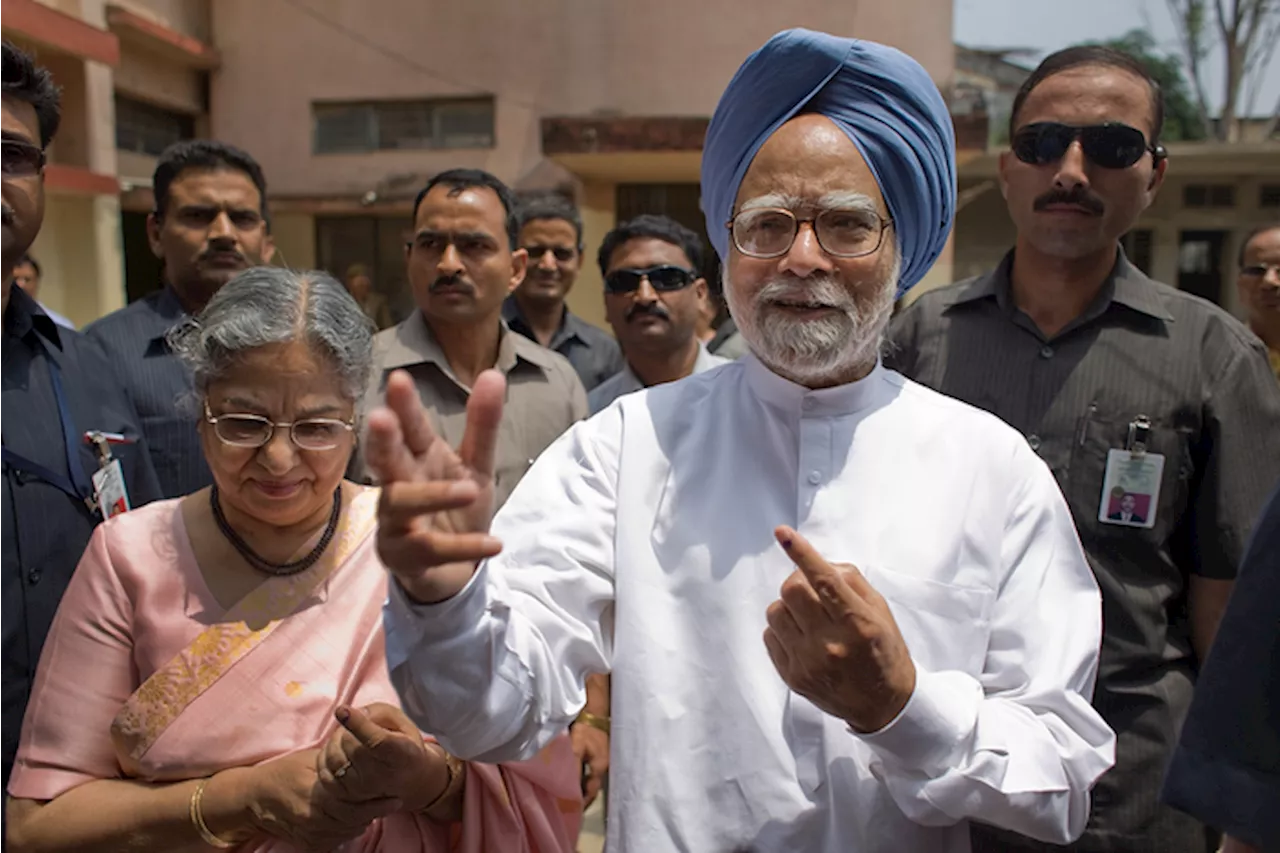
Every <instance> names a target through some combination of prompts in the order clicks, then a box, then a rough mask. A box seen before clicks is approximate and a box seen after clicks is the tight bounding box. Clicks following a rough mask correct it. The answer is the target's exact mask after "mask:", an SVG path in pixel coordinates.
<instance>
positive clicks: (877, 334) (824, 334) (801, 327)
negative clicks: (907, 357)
mask: <svg viewBox="0 0 1280 853" xmlns="http://www.w3.org/2000/svg"><path fill="white" fill-rule="evenodd" d="M901 268H902V261H901V256H898V257H896V258H895V260H894V263H893V269H891V270H890V272H889V275H888V276H887V277H886V278H885V280H884V281H883V282H881V283H880V284H879V285H877V286H876V287H875V289H874V290H869V291H867V292H865V293H860V294H859V297H857V298H855V297H854V296H853V295H852V294H851V293H850V292H849V290H848V289H847V288H845V287H843V286H841V285H840V284H839V283H838V282H837V281H836V279H835V278H834V277H833V276H830V275H815V276H812V277H810V278H806V279H799V278H794V277H785V278H779V279H775V280H773V281H770V282H769V283H767V284H766V285H765V286H764V287H762V288H761V289H760V290H759V291H757V292H756V293H755V294H754V295H753V296H752V298H751V304H750V305H740V304H738V301H737V299H736V298H735V292H734V289H733V287H732V285H731V284H730V283H729V281H728V278H727V276H728V274H727V272H726V278H725V282H724V294H725V298H726V300H727V301H728V303H729V311H730V313H731V314H732V315H733V319H734V322H736V323H737V325H738V330H739V331H741V332H742V337H743V339H745V340H746V342H747V345H748V346H749V347H750V348H751V351H752V353H754V354H755V356H756V358H758V359H760V361H761V362H763V363H764V364H765V365H766V366H767V367H768V368H769V369H770V370H772V371H773V372H774V373H777V374H778V375H779V376H783V377H785V378H787V379H790V380H791V381H793V382H797V383H799V384H801V385H806V386H809V387H817V386H822V385H829V384H831V383H832V382H833V381H836V380H839V379H840V378H841V377H845V376H848V375H851V374H856V373H858V372H866V371H868V370H870V368H871V367H873V366H874V365H875V362H876V358H877V357H878V356H879V353H880V345H881V343H882V342H883V340H884V331H885V329H886V328H887V327H888V325H889V320H890V318H891V317H892V316H893V303H894V297H895V296H896V295H897V289H898V276H899V273H900V272H901ZM780 301H782V302H799V303H806V304H813V305H821V306H824V307H828V308H832V309H834V310H833V311H828V312H826V313H825V314H823V315H822V316H820V317H818V318H816V319H812V320H798V319H795V318H794V317H791V316H788V315H787V313H786V311H785V310H784V309H781V308H778V307H777V306H776V305H775V303H777V302H780Z"/></svg>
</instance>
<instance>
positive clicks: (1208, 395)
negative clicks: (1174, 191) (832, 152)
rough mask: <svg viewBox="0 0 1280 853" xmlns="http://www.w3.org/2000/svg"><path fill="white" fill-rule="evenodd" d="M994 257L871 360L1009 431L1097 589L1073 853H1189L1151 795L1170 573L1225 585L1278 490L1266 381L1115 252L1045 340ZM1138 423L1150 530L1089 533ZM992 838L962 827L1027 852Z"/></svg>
mask: <svg viewBox="0 0 1280 853" xmlns="http://www.w3.org/2000/svg"><path fill="white" fill-rule="evenodd" d="M1012 262H1013V254H1012V252H1011V253H1010V254H1009V255H1008V256H1006V257H1005V259H1004V261H1003V262H1002V263H1001V264H1000V266H999V267H997V268H996V269H995V270H994V271H993V272H991V273H989V274H987V275H983V276H978V277H976V278H973V279H969V280H967V281H962V282H960V283H958V284H954V285H951V286H950V287H946V288H941V289H939V290H936V291H933V292H930V293H927V294H925V295H924V296H922V297H921V298H920V299H919V300H917V302H916V303H915V304H914V305H912V306H911V307H910V308H908V309H906V310H905V311H904V312H903V313H902V314H901V315H900V316H898V317H897V318H895V320H894V323H893V325H892V326H891V329H890V339H891V344H890V347H889V349H890V353H889V355H888V356H887V358H886V361H887V363H889V364H890V365H891V366H892V367H895V368H896V369H897V370H899V371H901V372H902V373H904V374H906V375H907V376H909V377H911V378H912V379H915V380H916V381H918V382H921V383H923V384H925V385H928V386H929V387H931V388H934V389H936V390H938V391H941V392H943V393H944V394H948V395H950V396H952V397H956V398H959V399H961V400H964V401H965V402H968V403H971V404H973V405H976V406H978V407H980V408H983V409H986V410H988V411H990V412H992V413H994V414H996V415H997V416H999V417H1000V418H1002V419H1003V420H1004V421H1005V422H1007V423H1008V424H1010V425H1011V426H1013V427H1014V428H1015V429H1017V430H1019V431H1020V432H1022V434H1023V435H1024V436H1026V439H1027V442H1028V444H1029V445H1030V446H1031V448H1032V449H1033V450H1035V451H1036V453H1038V454H1039V455H1040V457H1041V458H1042V459H1043V460H1044V461H1045V462H1046V463H1047V464H1048V466H1049V467H1050V469H1051V470H1052V471H1053V473H1054V476H1055V477H1056V478H1057V480H1058V485H1059V486H1060V487H1061V489H1062V491H1063V493H1064V494H1065V496H1066V498H1067V501H1068V503H1069V504H1070V506H1071V511H1072V515H1073V516H1074V518H1075V522H1076V526H1077V528H1078V530H1079V532H1080V538H1081V541H1082V542H1083V544H1084V547H1085V550H1086V552H1087V553H1088V555H1089V560H1090V563H1091V565H1092V567H1093V570H1094V574H1095V575H1096V576H1097V579H1098V584H1099V586H1100V587H1101V589H1102V598H1103V614H1104V632H1103V643H1102V656H1101V662H1100V666H1099V676H1098V681H1099V683H1098V687H1097V690H1096V693H1095V697H1094V705H1095V706H1096V707H1097V708H1098V710H1099V711H1100V712H1101V713H1102V716H1103V717H1104V718H1105V719H1106V720H1107V722H1108V723H1109V724H1110V725H1111V726H1112V728H1114V729H1115V730H1116V734H1117V736H1118V742H1117V751H1116V767H1115V769H1114V770H1113V771H1112V772H1110V773H1108V774H1107V775H1105V776H1104V777H1103V778H1102V780H1101V782H1099V784H1098V786H1097V787H1096V788H1095V789H1094V796H1093V803H1094V806H1093V814H1092V816H1091V818H1090V823H1089V828H1088V830H1087V831H1086V834H1085V838H1084V839H1083V841H1082V842H1081V845H1080V849H1090V850H1092V849H1117V850H1120V849H1123V850H1126V851H1137V852H1138V853H1140V851H1160V853H1177V851H1184V850H1185V851H1192V850H1194V851H1197V853H1203V851H1204V849H1205V847H1204V835H1203V831H1202V830H1201V829H1200V828H1199V827H1198V825H1197V824H1195V823H1194V822H1192V821H1191V819H1190V818H1188V817H1187V816H1185V815H1182V814H1180V813H1178V812H1174V811H1173V810H1171V809H1168V808H1167V807H1162V806H1160V805H1159V799H1158V798H1159V793H1160V785H1161V781H1162V776H1163V774H1164V770H1165V767H1166V765H1167V762H1168V759H1169V755H1170V752H1171V751H1172V749H1173V746H1174V743H1175V739H1176V735H1177V731H1178V728H1179V726H1180V723H1181V720H1182V717H1183V716H1184V714H1185V713H1186V710H1187V707H1188V705H1189V704H1190V701H1191V692H1192V684H1193V683H1194V673H1195V669H1196V662H1195V659H1194V654H1193V651H1192V646H1191V635H1190V627H1189V624H1188V619H1187V614H1186V594H1187V585H1188V577H1189V575H1192V574H1195V575H1200V576H1202V577H1206V578H1223V579H1230V578H1233V577H1234V576H1235V572H1236V566H1237V565H1238V564H1239V562H1240V558H1241V556H1242V554H1243V552H1244V547H1245V543H1246V541H1247V539H1248V535H1249V531H1250V529H1251V526H1252V525H1253V522H1254V520H1255V519H1256V518H1257V516H1258V513H1259V511H1260V510H1261V508H1262V506H1263V503H1264V501H1265V500H1266V497H1267V495H1268V494H1269V492H1270V490H1271V488H1272V487H1273V486H1274V485H1275V484H1276V483H1277V481H1280V384H1277V383H1276V381H1275V378H1274V376H1273V375H1272V374H1271V370H1270V367H1269V365H1268V363H1267V357H1266V351H1265V349H1264V348H1263V346H1262V343H1261V341H1259V340H1258V339H1257V338H1255V337H1254V336H1253V334H1252V333H1250V332H1249V331H1248V330H1247V329H1246V328H1245V327H1244V326H1243V325H1242V324H1240V323H1239V322H1237V321H1236V320H1235V319H1233V318H1232V317H1231V316H1229V315H1228V314H1227V313H1226V312H1224V311H1222V310H1221V309H1219V308H1218V307H1216V306H1214V305H1212V304H1210V303H1208V302H1206V301H1204V300H1202V299H1199V298H1197V297H1194V296H1191V295H1189V294H1186V293H1183V292H1181V291H1178V290H1175V289H1173V288H1170V287H1168V286H1166V285H1163V284H1159V283H1157V282H1154V281H1152V280H1151V279H1149V278H1147V277H1146V276H1145V275H1143V274H1142V273H1141V272H1140V271H1139V270H1138V269H1137V268H1135V267H1134V266H1132V265H1131V264H1130V263H1129V262H1128V261H1127V260H1126V259H1125V257H1124V255H1123V253H1120V254H1118V256H1117V261H1116V265H1115V267H1114V269H1113V270H1112V273H1111V275H1110V276H1109V277H1108V279H1107V281H1106V282H1105V283H1104V285H1103V287H1102V289H1101V291H1100V292H1099V294H1098V296H1097V298H1096V299H1095V300H1094V302H1093V304H1092V305H1090V307H1089V308H1088V309H1086V311H1085V312H1084V313H1083V314H1082V315H1081V316H1080V317H1079V318H1077V319H1076V320H1075V321H1073V322H1072V323H1071V324H1070V325H1068V326H1067V327H1066V328H1064V329H1063V330H1062V331H1061V332H1059V333H1058V334H1056V335H1054V336H1053V337H1051V338H1047V337H1045V336H1044V335H1043V334H1042V333H1041V332H1040V331H1039V329H1038V328H1037V327H1036V325H1035V324H1034V323H1033V322H1032V320H1031V319H1030V318H1029V317H1028V316H1027V315H1026V314H1024V313H1022V312H1021V311H1019V310H1018V308H1017V306H1016V305H1015V304H1014V301H1013V298H1012V294H1011V290H1010V281H1009V273H1010V269H1011V266H1012ZM1143 416H1145V417H1146V418H1148V419H1149V420H1150V422H1151V430H1150V438H1149V440H1148V441H1147V442H1146V446H1147V449H1148V451H1149V452H1151V453H1159V454H1162V455H1163V456H1164V459H1165V462H1164V471H1163V479H1162V482H1161V486H1160V490H1159V495H1158V499H1157V500H1156V502H1155V503H1154V509H1155V513H1156V518H1155V523H1154V526H1152V527H1151V528H1150V529H1144V528H1142V527H1136V526H1120V525H1115V524H1107V523H1104V522H1100V521H1099V520H1098V515H1099V503H1100V501H1101V500H1102V491H1103V477H1104V472H1105V468H1106V461H1107V453H1108V451H1109V450H1111V449H1112V448H1124V447H1125V445H1126V440H1127V436H1128V432H1129V424H1130V422H1132V421H1134V420H1136V419H1138V418H1140V417H1143ZM995 837H996V836H995V835H994V834H991V835H990V836H987V835H986V834H984V832H983V831H981V830H975V833H974V842H975V847H974V849H975V851H981V850H997V849H998V850H1015V851H1016V850H1025V849H1032V850H1034V849H1041V847H1040V846H1038V845H1036V844H1034V843H1031V842H1022V844H1021V845H1020V844H1017V843H1015V842H1013V841H1012V840H1011V839H1009V838H1007V837H1004V836H1001V837H1000V840H998V841H997V840H991V839H994V838H995ZM1106 844H1111V845H1114V846H1111V847H1107V846H1105V845H1106ZM1045 849H1047V848H1045ZM1054 849H1060V848H1054Z"/></svg>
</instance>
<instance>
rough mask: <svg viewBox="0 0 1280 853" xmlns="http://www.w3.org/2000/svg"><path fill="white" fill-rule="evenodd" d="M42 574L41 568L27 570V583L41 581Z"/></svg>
mask: <svg viewBox="0 0 1280 853" xmlns="http://www.w3.org/2000/svg"><path fill="white" fill-rule="evenodd" d="M41 574H42V573H41V571H40V570H39V569H32V570H31V571H29V572H27V583H29V584H32V585H34V584H38V583H40V576H41Z"/></svg>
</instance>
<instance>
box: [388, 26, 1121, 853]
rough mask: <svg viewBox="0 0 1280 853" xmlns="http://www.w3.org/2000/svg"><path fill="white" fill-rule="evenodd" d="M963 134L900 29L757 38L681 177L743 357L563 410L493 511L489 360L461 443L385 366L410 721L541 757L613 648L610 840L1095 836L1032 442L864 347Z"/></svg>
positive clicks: (1076, 684)
mask: <svg viewBox="0 0 1280 853" xmlns="http://www.w3.org/2000/svg"><path fill="white" fill-rule="evenodd" d="M952 140H953V136H952V128H951V124H950V121H949V120H948V117H947V110H946V107H945V105H944V104H943V101H942V98H941V97H940V96H939V94H938V90H937V89H936V88H935V86H934V84H933V83H932V82H931V81H930V79H929V77H928V76H927V74H926V73H925V71H924V70H923V69H922V68H921V67H920V66H919V65H917V64H916V63H915V62H914V61H912V60H911V59H909V58H908V57H906V56H904V55H903V54H901V53H899V52H898V51H895V50H892V49H890V48H887V47H884V46H881V45H877V44H872V43H869V42H861V41H854V40H850V39H842V38H835V37H832V36H828V35H824V34H820V33H812V32H807V31H804V30H792V31H788V32H784V33H780V34H778V35H777V36H775V37H774V38H773V39H771V40H770V41H769V42H768V43H767V44H766V45H765V46H764V47H763V48H761V49H760V50H759V51H757V52H756V53H755V54H753V55H752V56H751V57H749V58H748V59H747V61H746V63H745V64H744V65H743V66H742V69H741V70H740V71H739V72H738V74H737V75H736V76H735V77H734V78H733V81H732V82H731V83H730V84H729V87H728V90H727V91H726V92H725V94H724V97H723V99H722V100H721V102H720V105H719V107H718V108H717V109H716V112H715V116H714V118H713V119H712V122H711V127H710V129H709V132H708V136H707V144H706V151H705V154H704V158H703V185H702V189H703V201H704V205H705V210H706V214H707V225H708V231H709V232H710V233H711V235H712V239H713V242H714V243H715V244H716V249H717V250H718V251H719V253H720V256H721V258H722V259H723V260H724V262H725V270H726V287H725V290H726V293H727V294H728V298H729V302H730V305H731V306H732V309H733V313H734V316H735V318H736V319H737V321H738V323H739V325H740V328H741V329H742V333H743V336H744V337H745V338H746V340H747V342H748V343H749V345H750V348H751V354H749V355H747V356H744V357H743V358H742V359H741V360H739V361H737V362H734V363H732V364H729V365H725V366H722V367H718V368H716V369H714V370H711V371H707V372H705V373H701V374H698V375H695V376H692V377H690V378H688V379H684V380H682V381H680V382H675V383H671V384H668V385H661V386H657V387H654V388H651V389H648V390H646V391H642V392H639V393H636V394H632V395H628V396H626V397H623V398H621V399H619V400H618V401H616V402H615V403H614V404H612V405H611V406H609V407H608V408H606V409H605V410H604V411H603V412H601V413H600V414H599V415H597V416H596V417H594V418H592V419H591V420H590V421H587V422H585V423H581V424H578V425H577V426H576V427H574V428H573V429H571V430H570V431H569V432H568V433H567V434H566V435H564V436H563V437H562V438H561V439H560V440H559V441H558V442H557V443H555V444H554V445H552V446H551V447H550V448H549V449H548V450H547V451H546V452H545V453H544V454H543V456H542V457H541V458H540V459H539V460H538V461H537V462H536V463H535V464H534V466H533V468H532V470H530V471H529V473H528V474H527V475H526V476H525V479H524V480H523V481H522V482H521V484H520V486H519V487H518V488H517V489H516V491H515V493H514V494H513V495H512V497H511V498H510V500H509V501H508V502H507V503H506V505H505V506H504V507H503V509H502V511H501V512H500V513H499V514H498V516H497V517H496V518H494V519H492V520H491V519H490V507H491V506H492V489H493V486H492V483H493V474H494V471H493V458H494V453H493V446H494V440H495V432H496V424H497V421H498V418H499V417H500V415H501V408H502V405H501V404H502V395H503V384H502V379H501V376H500V375H497V374H493V373H490V374H486V375H484V376H482V377H481V378H480V379H479V380H478V381H477V383H476V386H475V388H474V389H473V390H472V396H471V402H470V406H469V409H468V428H467V434H466V437H465V438H464V440H463V443H462V445H461V446H460V448H459V449H458V450H457V451H456V452H455V451H454V450H452V449H450V448H449V447H448V446H447V445H446V444H445V443H444V442H443V440H441V439H440V438H438V437H437V436H436V435H435V434H434V433H433V432H432V430H431V428H430V426H429V424H428V422H427V419H426V418H425V416H424V415H423V412H422V410H421V408H420V406H419V404H418V402H417V396H416V394H415V393H414V391H413V384H412V382H411V381H410V380H409V379H408V377H404V376H392V377H391V378H390V380H389V381H388V383H387V391H386V395H387V396H386V403H387V405H386V407H384V408H381V409H379V410H377V411H375V412H373V413H372V414H371V415H370V416H369V445H370V446H369V461H370V464H371V465H373V467H374V468H375V469H376V470H377V472H378V475H379V476H380V478H381V480H382V482H383V483H385V484H386V486H385V491H384V495H383V500H382V505H381V510H380V512H381V525H382V526H381V533H380V537H381V538H380V553H381V555H382V558H383V560H384V562H385V563H386V565H387V566H388V567H389V568H390V570H391V572H392V573H393V575H394V577H395V578H396V583H395V584H392V592H391V595H390V597H389V600H388V604H387V611H386V625H387V644H388V655H387V656H388V659H389V662H390V665H391V668H392V677H393V679H394V681H395V683H396V685H397V687H398V689H399V690H400V693H401V695H402V697H403V699H404V705H405V708H406V710H407V711H408V713H409V714H410V715H412V716H413V717H414V719H415V720H416V722H417V723H418V724H419V725H420V726H422V728H423V729H424V730H426V731H431V732H433V733H436V734H437V735H438V736H439V738H440V740H441V742H442V743H443V744H444V745H445V747H446V748H447V749H449V750H450V751H451V752H453V753H455V754H458V755H460V756H464V757H468V758H476V759H481V760H485V761H500V760H506V759H511V758H517V757H523V756H530V755H533V754H534V753H535V752H536V751H537V750H538V749H539V748H540V747H541V746H542V745H544V744H546V743H548V742H549V741H550V740H551V739H552V738H553V737H554V736H555V735H556V734H557V733H558V732H560V731H562V730H563V729H564V727H565V726H567V725H568V724H569V723H571V722H572V721H573V720H574V719H575V717H576V716H577V715H578V714H579V710H580V709H581V708H582V706H583V701H584V696H585V693H584V688H583V684H584V680H585V679H586V678H587V676H588V675H589V674H591V673H602V672H611V673H612V677H613V713H612V717H613V719H611V720H608V721H600V720H597V722H599V723H601V724H603V725H606V726H608V727H609V728H610V729H611V731H612V766H613V778H612V780H611V790H610V798H609V816H610V820H609V825H608V835H609V840H608V845H609V850H610V851H612V853H629V851H630V852H631V853H666V851H699V853H701V851H734V850H751V851H807V853H808V852H809V851H819V853H821V851H829V853H848V851H859V853H866V852H867V851H883V853H889V851H893V853H899V851H913V852H914V851H954V853H960V851H967V850H968V849H969V841H968V837H969V836H968V822H969V821H970V820H977V821H984V822H987V823H991V824H995V825H997V826H1002V827H1006V828H1009V829H1014V830H1017V831H1019V832H1023V833H1028V834H1030V835H1033V836H1036V837H1039V838H1044V839H1048V840H1054V841H1066V840H1068V839H1070V838H1072V837H1073V836H1075V835H1077V834H1079V833H1080V832H1081V830H1082V829H1083V827H1084V825H1085V820H1086V817H1087V815H1088V811H1089V808H1088V801H1089V788H1090V786H1091V785H1092V783H1093V782H1094V780H1095V779H1097V778H1098V776H1099V775H1100V774H1102V772H1103V771H1104V770H1106V768H1107V767H1108V766H1109V765H1110V763H1111V760H1112V752H1113V747H1114V739H1113V735H1112V733H1111V731H1110V730H1109V729H1108V728H1107V727H1106V726H1105V725H1104V724H1103V723H1102V721H1101V720H1100V718H1099V717H1098V715H1097V714H1096V713H1095V712H1094V711H1093V709H1092V708H1091V707H1090V705H1089V694H1090V691H1091V690H1092V688H1093V682H1094V676H1095V671H1096V668H1097V652H1098V641H1099V635H1100V631H1101V624H1100V623H1101V608H1100V603H1099V596H1098V590H1097V587H1096V585H1095V584H1094V581H1093V577H1092V575H1091V574H1090V572H1089V568H1088V565H1087V564H1086V562H1085V558H1084V555H1083V553H1082V552H1081V549H1080V544H1079V541H1078V540H1077V538H1076V534H1075V529H1074V528H1073V527H1072V523H1071V516H1070V514H1069V512H1068V511H1067V507H1066V504H1065V503H1064V502H1063V499H1062V497H1061V495H1060V493H1059V491H1058V487H1057V485H1056V484H1055V482H1054V480H1053V477H1052V475H1051V474H1050V473H1049V470H1048V469H1047V468H1046V467H1045V466H1044V464H1043V463H1041V462H1040V460H1039V459H1038V457H1036V455H1035V454H1034V453H1033V452H1032V451H1031V450H1030V448H1029V447H1028V446H1027V442H1026V441H1025V440H1024V439H1023V438H1022V437H1021V436H1020V435H1019V434H1017V433H1016V432H1014V431H1013V430H1011V429H1009V428H1008V427H1006V426H1005V425H1003V424H1002V423H1000V422H999V421H998V420H996V419H995V418H993V417H990V416H989V415H986V414H983V413H981V412H979V411H978V410H977V409H973V408H970V407H968V406H966V405H964V404H961V403H958V402H955V401H953V400H949V399H947V398H945V397H943V396H941V395H938V394H936V393H933V392H931V391H929V390H927V389H925V388H923V387H921V386H918V385H915V384H913V383H911V382H909V381H907V380H905V379H903V378H902V377H901V376H899V375H897V374H895V373H892V372H890V371H888V370H886V369H885V368H884V367H883V366H882V365H881V364H880V361H879V358H878V352H877V350H878V347H879V344H880V339H881V335H882V332H883V330H884V328H885V325H886V322H887V320H888V317H889V314H890V313H891V311H892V306H893V301H894V297H895V294H896V293H897V291H898V290H899V289H900V288H902V287H905V286H909V285H911V284H913V283H915V282H917V281H919V279H920V278H921V277H922V276H923V275H924V273H925V271H926V270H927V269H928V268H929V266H930V264H932V263H933V261H934V260H935V259H936V258H937V256H938V254H939V252H940V251H941V249H942V247H943V244H944V243H945V241H946V237H947V233H948V230H949V228H950V222H951V217H952V212H953V209H954V203H955V172H954V168H955V167H954V157H953V141H952ZM614 725H616V728H613V726H614Z"/></svg>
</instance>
